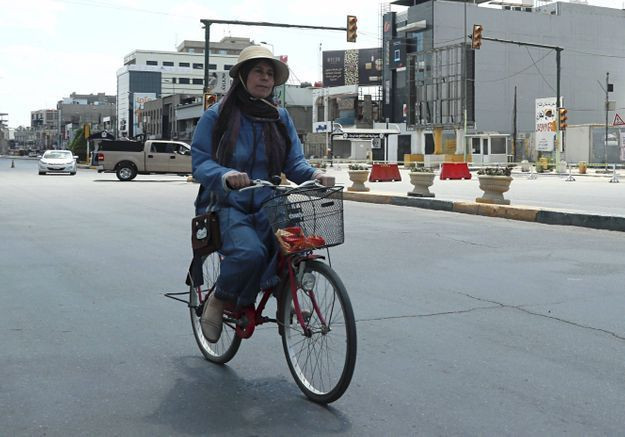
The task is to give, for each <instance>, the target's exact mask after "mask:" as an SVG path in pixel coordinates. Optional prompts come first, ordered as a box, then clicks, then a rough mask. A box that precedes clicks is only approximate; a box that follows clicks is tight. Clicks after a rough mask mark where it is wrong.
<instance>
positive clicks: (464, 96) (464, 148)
mask: <svg viewBox="0 0 625 437" xmlns="http://www.w3.org/2000/svg"><path fill="white" fill-rule="evenodd" d="M462 65H463V66H464V86H463V87H462V102H463V111H462V112H463V118H464V128H463V132H462V153H463V156H464V162H467V97H468V95H469V93H468V90H467V83H468V81H467V76H468V71H467V70H468V69H467V0H464V46H463V47H462ZM474 119H475V118H474Z"/></svg>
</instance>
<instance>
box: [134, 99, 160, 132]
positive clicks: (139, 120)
mask: <svg viewBox="0 0 625 437" xmlns="http://www.w3.org/2000/svg"><path fill="white" fill-rule="evenodd" d="M155 99H156V93H133V95H132V113H133V114H132V115H133V117H132V125H133V131H132V134H133V135H139V134H142V133H143V108H144V105H145V102H149V101H150V100H155Z"/></svg>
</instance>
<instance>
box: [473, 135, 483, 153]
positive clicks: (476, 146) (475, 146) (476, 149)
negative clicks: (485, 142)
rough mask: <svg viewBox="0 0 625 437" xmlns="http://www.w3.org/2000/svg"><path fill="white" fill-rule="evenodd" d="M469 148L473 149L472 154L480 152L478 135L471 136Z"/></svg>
mask: <svg viewBox="0 0 625 437" xmlns="http://www.w3.org/2000/svg"><path fill="white" fill-rule="evenodd" d="M471 150H472V151H473V154H474V155H479V154H481V153H482V152H481V151H480V138H479V137H477V138H476V137H473V138H471Z"/></svg>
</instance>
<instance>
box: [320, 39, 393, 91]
mask: <svg viewBox="0 0 625 437" xmlns="http://www.w3.org/2000/svg"><path fill="white" fill-rule="evenodd" d="M381 83H382V58H381V50H380V49H379V48H370V49H355V50H332V51H327V52H323V86H325V87H335V86H343V85H361V86H370V85H379V84H381Z"/></svg>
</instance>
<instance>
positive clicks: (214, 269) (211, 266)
mask: <svg viewBox="0 0 625 437" xmlns="http://www.w3.org/2000/svg"><path fill="white" fill-rule="evenodd" d="M220 257H221V256H220V255H219V253H218V252H213V253H211V254H210V255H208V256H206V257H204V258H203V259H202V273H203V275H204V284H202V285H201V286H200V290H199V293H198V290H197V287H193V286H192V287H190V289H189V301H190V303H191V304H190V308H189V310H190V313H191V327H192V328H193V336H194V337H195V341H196V342H197V345H198V347H199V348H200V351H201V352H202V354H203V355H204V357H205V358H206V359H207V360H208V361H211V362H213V363H217V364H225V363H227V362H228V361H230V360H231V359H232V358H233V357H234V356H235V355H236V353H237V351H238V350H239V346H240V345H241V338H240V337H238V336H237V335H236V332H235V326H234V324H233V323H231V322H228V321H226V320H224V324H223V329H222V331H221V337H219V340H218V341H217V342H216V343H210V342H209V341H208V340H206V337H204V334H202V327H201V325H200V317H201V316H202V310H203V308H204V302H206V300H207V299H208V296H209V295H210V294H211V293H213V292H214V291H215V282H216V281H217V278H218V277H219V265H220V261H221V258H220Z"/></svg>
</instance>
